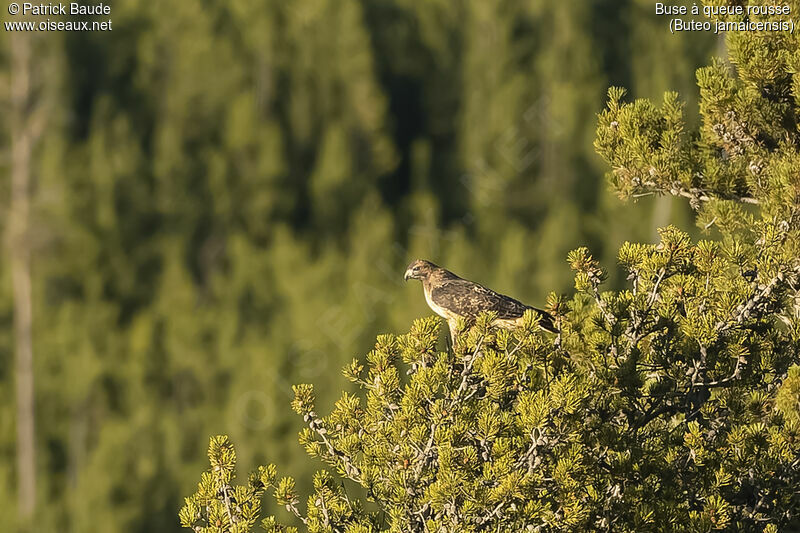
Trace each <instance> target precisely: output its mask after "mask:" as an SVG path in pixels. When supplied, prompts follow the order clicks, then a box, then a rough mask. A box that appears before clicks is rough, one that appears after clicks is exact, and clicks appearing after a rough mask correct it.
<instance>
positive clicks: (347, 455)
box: [180, 2, 800, 533]
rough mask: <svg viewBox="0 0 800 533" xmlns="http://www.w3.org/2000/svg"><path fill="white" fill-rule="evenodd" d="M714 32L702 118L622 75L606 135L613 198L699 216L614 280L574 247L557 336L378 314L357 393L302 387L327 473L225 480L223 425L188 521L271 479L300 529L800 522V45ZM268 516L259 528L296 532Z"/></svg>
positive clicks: (630, 527)
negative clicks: (718, 50)
mask: <svg viewBox="0 0 800 533" xmlns="http://www.w3.org/2000/svg"><path fill="white" fill-rule="evenodd" d="M791 7H792V9H793V10H796V9H800V3H798V2H791ZM753 18H754V19H755V20H762V19H763V20H767V18H766V17H759V16H757V17H753ZM727 46H728V50H729V60H728V61H723V60H717V61H715V62H713V63H712V64H711V65H710V66H709V67H706V68H703V69H700V70H699V71H698V72H697V79H698V84H699V87H700V91H701V93H700V103H699V110H700V118H701V120H700V126H699V127H698V128H697V129H696V130H693V129H691V128H689V127H688V126H687V120H686V118H685V116H684V105H683V104H682V103H681V102H680V100H679V99H678V97H677V95H676V94H675V93H667V94H666V95H665V97H664V100H663V103H661V104H660V105H655V104H654V103H652V102H651V101H649V100H645V99H637V100H635V101H632V102H626V101H625V100H624V95H625V92H624V90H622V89H618V88H612V89H611V90H610V91H609V100H608V105H607V108H606V109H605V110H604V111H603V112H602V113H601V114H600V116H599V124H598V129H597V137H596V140H595V146H596V149H597V151H598V153H599V154H600V155H601V156H602V157H603V158H604V159H605V160H606V161H607V162H608V164H609V166H610V167H611V171H610V172H609V180H610V182H611V184H612V186H613V188H614V189H615V190H616V191H617V192H618V193H619V195H620V196H622V197H624V198H630V197H641V196H648V195H649V196H659V195H673V196H675V197H678V198H682V199H685V200H687V201H688V203H689V205H690V207H691V208H692V209H693V210H694V211H695V212H696V217H697V222H698V226H699V227H700V228H701V230H702V231H703V232H705V235H704V238H702V239H700V240H696V241H694V240H693V239H692V238H691V237H690V236H689V234H688V233H687V232H686V231H683V230H681V229H678V228H677V227H675V226H667V227H663V228H660V229H659V230H658V233H659V242H658V243H656V244H638V243H625V244H624V245H623V246H622V247H621V248H620V249H619V253H618V259H619V262H620V264H621V265H622V267H623V268H624V269H625V271H626V273H627V276H628V277H627V281H628V284H627V287H626V288H624V289H623V290H620V291H613V290H607V287H606V285H605V283H606V281H605V280H606V278H607V273H606V272H605V271H604V269H603V268H601V266H600V263H599V262H598V261H597V260H596V259H595V258H594V257H593V256H592V254H591V252H590V251H589V250H588V249H587V248H585V247H583V248H578V249H576V250H574V251H573V252H571V253H570V254H569V256H568V263H569V266H570V267H571V268H572V270H573V271H574V284H575V290H576V292H575V294H574V295H573V296H571V297H569V298H564V297H558V296H556V295H551V297H550V298H549V300H548V310H549V311H550V312H551V313H553V315H554V316H555V317H556V319H557V323H558V325H559V328H560V332H559V333H558V334H557V335H550V334H546V333H542V332H541V331H540V330H539V329H538V328H537V327H536V324H535V318H534V317H533V316H532V315H529V316H527V318H526V323H525V325H524V327H522V328H520V329H519V330H517V331H515V332H513V333H510V332H508V331H505V330H495V329H494V328H492V327H491V326H490V324H491V320H492V316H491V315H484V316H482V317H480V318H479V319H478V320H477V321H476V323H474V324H462V327H461V329H460V331H459V332H458V335H457V338H456V342H455V344H454V346H453V347H452V349H447V350H441V349H439V348H438V347H437V346H438V344H437V342H438V334H439V332H438V328H439V322H438V319H436V318H434V317H432V318H429V319H422V320H418V321H416V322H415V323H414V325H413V326H412V328H411V330H410V331H409V333H407V334H405V335H400V336H393V335H384V336H380V337H379V338H378V339H377V343H376V345H375V348H374V350H372V351H371V352H369V354H367V356H366V358H365V360H363V359H356V360H354V361H353V362H352V363H351V364H349V365H347V366H346V367H345V369H344V375H345V377H347V378H348V379H349V380H350V381H352V382H354V383H355V384H357V385H358V386H359V387H360V389H361V392H360V393H359V394H353V393H351V392H345V393H344V394H343V395H342V396H341V398H340V399H339V400H338V401H337V402H336V403H335V405H334V406H333V409H332V411H331V412H330V414H328V415H327V416H321V415H319V414H318V411H317V409H318V408H317V401H316V399H315V394H314V389H313V387H312V386H310V385H298V386H296V387H295V389H294V392H295V400H294V402H293V408H294V409H295V411H296V412H297V413H298V414H299V415H300V416H302V417H303V421H304V423H305V424H306V428H305V429H304V430H303V431H302V432H301V434H300V442H301V444H302V445H303V446H304V447H305V449H306V451H307V452H308V453H309V454H310V455H311V456H312V457H316V458H319V459H321V460H322V461H323V462H324V463H326V464H327V466H328V468H329V469H330V470H332V471H334V472H335V474H336V476H338V480H337V478H335V477H334V474H332V473H330V472H328V471H320V472H319V473H318V474H317V475H316V476H315V478H314V492H313V494H312V495H311V496H310V497H309V498H308V501H307V505H306V507H305V509H303V508H302V507H301V505H300V498H299V495H298V493H297V490H296V488H295V487H296V482H295V481H294V479H292V478H289V477H284V478H280V479H279V478H278V476H279V475H280V473H279V469H278V468H276V467H274V466H269V467H261V468H259V469H258V470H257V471H256V472H255V473H254V474H253V475H251V477H250V479H249V481H248V483H247V484H245V485H238V486H237V485H235V483H234V481H233V471H234V468H235V454H234V453H233V448H232V445H231V443H230V441H229V440H228V439H227V438H225V437H215V438H214V439H212V441H211V445H210V447H209V458H210V461H211V469H210V470H209V471H208V472H207V473H205V474H203V477H202V479H201V482H200V484H199V487H198V491H197V492H196V493H195V494H194V495H192V496H190V497H189V498H187V500H186V505H185V506H184V507H183V509H182V510H181V512H180V519H181V523H182V525H184V526H185V527H189V528H192V529H193V530H194V531H197V532H206V531H237V532H243V531H249V530H251V529H252V527H253V526H254V524H255V523H256V522H257V520H256V517H257V515H258V509H259V505H260V497H261V495H262V493H263V492H264V491H269V492H272V493H273V496H274V497H275V499H276V500H277V502H278V503H279V504H280V505H282V506H284V507H285V508H286V509H287V510H288V512H289V515H290V516H291V515H294V516H295V517H296V518H298V519H299V520H300V521H301V522H302V523H303V529H304V530H305V531H309V532H323V531H325V532H327V531H345V532H349V533H354V532H367V531H392V532H401V531H437V532H448V531H467V532H469V531H476V532H477V531H497V530H500V531H541V532H544V531H552V532H557V531H564V532H566V531H576V530H579V531H623V532H642V531H653V532H665V533H666V532H684V531H685V532H697V531H706V532H710V531H712V530H727V531H765V532H770V533H773V532H777V531H791V530H796V529H798V528H800V494H798V492H797V491H796V487H797V486H798V485H799V484H800V397H799V396H798V390H800V353H798V348H799V347H800V262H798V257H800V178H799V177H798V176H800V157H798V153H797V151H798V150H797V146H798V144H800V138H798V134H797V127H796V126H797V117H798V116H799V115H798V112H799V111H800V93H798V89H797V88H798V87H800V83H798V79H799V78H798V76H800V74H798V71H799V70H800V69H798V67H800V59H799V58H800V46H799V45H798V42H797V40H796V39H795V38H794V37H793V36H791V35H789V34H784V33H780V32H764V33H758V32H747V33H745V32H742V33H731V34H730V35H729V36H728V38H727ZM339 480H342V481H339ZM353 484H355V485H357V486H360V487H361V488H362V489H363V490H364V491H365V498H364V499H361V498H358V497H355V496H352V495H351V493H352V491H351V490H350V489H349V487H352V485H353ZM280 522H281V520H280V519H278V518H275V517H271V516H270V517H267V518H265V519H264V520H263V521H262V526H263V527H264V528H265V529H266V530H267V531H272V532H278V531H296V530H294V529H292V528H287V527H285V526H282V525H281V523H280Z"/></svg>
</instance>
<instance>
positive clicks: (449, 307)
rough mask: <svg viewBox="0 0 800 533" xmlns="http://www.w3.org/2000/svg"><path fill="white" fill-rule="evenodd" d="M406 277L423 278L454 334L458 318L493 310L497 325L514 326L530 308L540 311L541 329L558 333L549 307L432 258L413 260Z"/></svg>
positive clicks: (434, 305)
mask: <svg viewBox="0 0 800 533" xmlns="http://www.w3.org/2000/svg"><path fill="white" fill-rule="evenodd" d="M404 278H405V280H406V281H408V280H409V279H418V280H420V281H421V282H422V290H423V291H424V292H425V301H426V302H427V303H428V306H429V307H430V308H431V309H432V310H433V312H434V313H436V314H437V315H439V316H440V317H442V318H444V319H445V320H447V325H448V326H449V327H450V336H451V338H452V337H453V335H454V333H453V332H454V331H455V330H456V327H455V326H456V320H458V319H459V318H465V319H467V320H472V319H474V318H475V317H477V316H478V315H479V314H480V313H483V312H486V311H493V312H495V313H496V314H497V319H496V320H495V321H494V325H496V326H499V327H502V328H505V329H514V328H516V327H519V326H520V325H521V324H522V315H523V314H524V313H525V311H527V310H528V309H532V310H533V311H535V312H536V313H537V314H538V315H539V319H540V320H539V326H540V327H541V328H542V329H544V330H547V331H550V332H552V333H557V330H556V328H555V326H554V324H553V317H551V316H550V314H549V313H547V312H546V311H542V310H541V309H536V308H535V307H530V306H528V305H525V304H524V303H522V302H520V301H518V300H515V299H514V298H511V297H510V296H505V295H503V294H499V293H496V292H494V291H493V290H491V289H487V288H486V287H484V286H482V285H478V284H477V283H474V282H472V281H469V280H466V279H463V278H460V277H458V276H456V275H455V274H453V273H452V272H450V271H449V270H446V269H444V268H442V267H440V266H438V265H434V264H433V263H431V262H430V261H424V260H422V259H417V260H416V261H413V262H412V263H411V264H410V265H408V268H407V269H406V273H405V276H404Z"/></svg>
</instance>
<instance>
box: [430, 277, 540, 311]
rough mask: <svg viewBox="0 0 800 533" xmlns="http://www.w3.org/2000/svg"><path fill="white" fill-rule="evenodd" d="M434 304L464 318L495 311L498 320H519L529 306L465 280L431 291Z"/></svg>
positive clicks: (450, 281)
mask: <svg viewBox="0 0 800 533" xmlns="http://www.w3.org/2000/svg"><path fill="white" fill-rule="evenodd" d="M431 300H432V301H433V303H435V304H436V305H438V306H439V307H442V308H443V309H446V310H447V311H450V312H451V313H453V314H456V315H458V316H462V317H464V318H475V317H476V316H478V315H479V314H480V313H483V312H486V311H494V312H495V313H497V318H500V319H514V318H519V317H521V316H522V314H523V313H524V312H525V310H526V309H528V306H527V305H525V304H523V303H522V302H519V301H517V300H515V299H514V298H511V297H509V296H504V295H502V294H498V293H496V292H494V291H493V290H491V289H487V288H486V287H483V286H481V285H478V284H477V283H473V282H471V281H467V280H465V279H453V280H447V281H445V282H444V283H442V284H441V285H439V286H438V287H434V288H433V289H432V290H431Z"/></svg>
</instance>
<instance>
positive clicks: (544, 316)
mask: <svg viewBox="0 0 800 533" xmlns="http://www.w3.org/2000/svg"><path fill="white" fill-rule="evenodd" d="M528 309H533V310H534V311H536V313H537V314H538V315H539V327H540V328H542V329H543V330H545V331H549V332H550V333H558V328H556V324H555V320H553V316H552V315H551V314H550V313H548V312H547V311H544V310H542V309H537V308H535V307H528Z"/></svg>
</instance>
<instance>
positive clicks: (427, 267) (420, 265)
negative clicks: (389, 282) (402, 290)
mask: <svg viewBox="0 0 800 533" xmlns="http://www.w3.org/2000/svg"><path fill="white" fill-rule="evenodd" d="M438 268H439V267H438V266H436V265H434V264H433V263H431V262H430V261H425V260H424V259H417V260H416V261H412V262H411V264H410V265H408V268H407V269H406V274H405V276H403V279H405V280H406V281H408V280H410V279H418V280H421V281H422V280H425V279H428V276H430V275H431V273H432V272H433V271H434V270H436V269H438Z"/></svg>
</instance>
